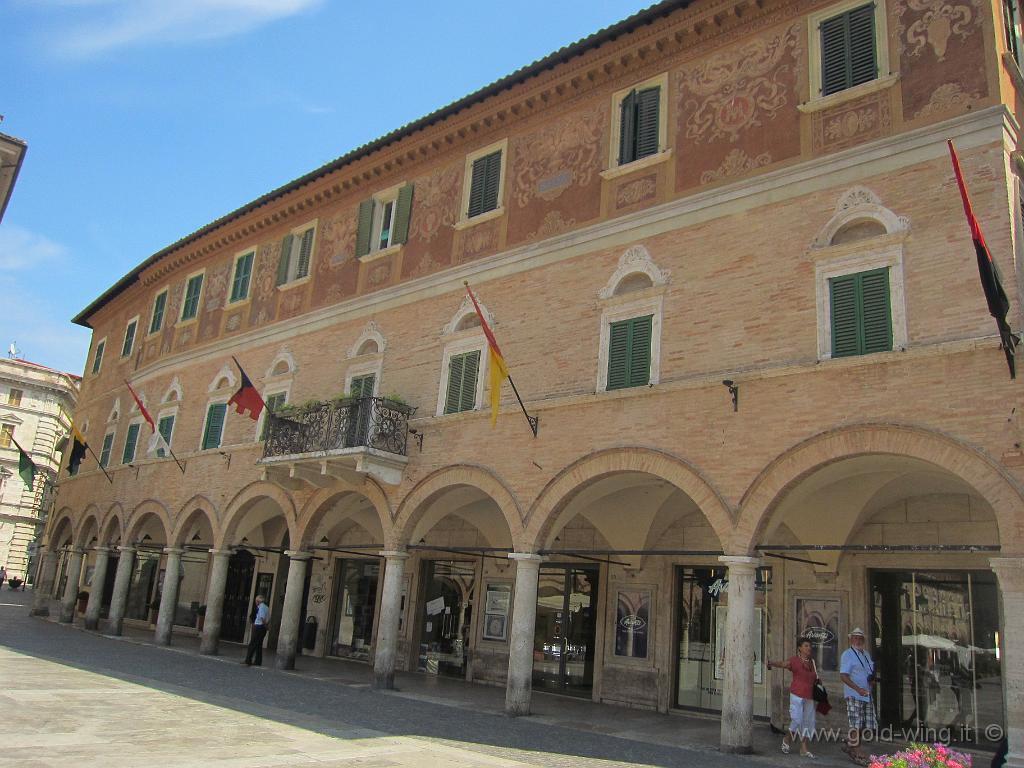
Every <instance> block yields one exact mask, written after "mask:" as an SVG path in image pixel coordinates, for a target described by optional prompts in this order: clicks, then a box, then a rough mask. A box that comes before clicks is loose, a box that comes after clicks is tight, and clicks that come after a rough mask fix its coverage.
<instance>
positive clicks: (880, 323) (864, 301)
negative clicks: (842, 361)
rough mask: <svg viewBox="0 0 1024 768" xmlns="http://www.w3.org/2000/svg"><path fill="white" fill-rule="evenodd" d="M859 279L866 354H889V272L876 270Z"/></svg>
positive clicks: (865, 273) (890, 319) (890, 343)
mask: <svg viewBox="0 0 1024 768" xmlns="http://www.w3.org/2000/svg"><path fill="white" fill-rule="evenodd" d="M859 277H860V294H861V295H860V299H861V318H862V322H861V325H862V327H863V331H862V338H863V350H864V354H870V353H871V352H887V351H889V350H890V349H892V312H891V311H890V308H889V270H888V269H875V270H872V271H871V272H864V273H862V274H861V275H859Z"/></svg>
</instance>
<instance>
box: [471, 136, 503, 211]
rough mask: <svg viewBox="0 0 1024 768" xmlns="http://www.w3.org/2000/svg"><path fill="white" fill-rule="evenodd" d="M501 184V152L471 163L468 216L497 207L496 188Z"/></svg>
mask: <svg viewBox="0 0 1024 768" xmlns="http://www.w3.org/2000/svg"><path fill="white" fill-rule="evenodd" d="M500 184H501V150H500V149H499V150H498V151H497V152H492V153H491V154H489V155H486V156H484V157H480V158H477V159H476V160H474V161H473V175H472V178H471V179H470V185H469V210H468V216H469V218H472V217H474V216H479V215H480V214H481V213H487V211H493V210H494V209H495V208H497V207H498V187H499V186H500Z"/></svg>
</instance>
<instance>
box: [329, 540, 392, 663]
mask: <svg viewBox="0 0 1024 768" xmlns="http://www.w3.org/2000/svg"><path fill="white" fill-rule="evenodd" d="M379 574H380V564H379V563H378V562H377V561H376V560H339V561H338V562H337V564H336V565H335V578H334V583H335V584H336V585H337V586H336V589H335V600H334V617H335V620H334V627H333V637H332V638H331V650H330V653H331V654H332V655H333V656H343V657H345V658H349V659H358V660H360V661H367V660H368V659H369V656H370V645H371V643H372V642H373V617H374V609H375V608H376V604H377V580H378V577H379Z"/></svg>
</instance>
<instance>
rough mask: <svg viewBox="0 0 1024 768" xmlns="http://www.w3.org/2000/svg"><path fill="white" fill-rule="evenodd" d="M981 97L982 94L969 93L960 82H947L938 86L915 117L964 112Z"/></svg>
mask: <svg viewBox="0 0 1024 768" xmlns="http://www.w3.org/2000/svg"><path fill="white" fill-rule="evenodd" d="M979 99H981V94H978V93H967V92H966V91H965V90H964V89H963V86H961V85H960V83H945V84H944V85H940V86H939V87H938V88H936V89H935V90H934V91H933V92H932V95H931V98H930V99H929V100H928V103H927V104H925V105H924V106H923V107H921V109H919V110H918V112H917V114H915V115H914V118H915V119H917V118H921V117H935V116H937V115H943V114H946V113H948V112H963V111H964V110H967V109H969V108H970V105H971V104H972V103H973V102H975V101H978V100H979Z"/></svg>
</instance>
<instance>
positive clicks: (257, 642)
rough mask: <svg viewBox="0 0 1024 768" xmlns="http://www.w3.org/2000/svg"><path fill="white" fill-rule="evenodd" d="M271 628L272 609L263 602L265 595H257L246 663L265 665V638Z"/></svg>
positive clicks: (249, 664) (247, 664) (248, 665)
mask: <svg viewBox="0 0 1024 768" xmlns="http://www.w3.org/2000/svg"><path fill="white" fill-rule="evenodd" d="M268 629H270V609H269V608H267V604H266V603H265V602H263V595H256V615H255V617H254V618H253V621H252V633H251V634H250V635H249V649H248V650H247V651H246V653H245V662H244V663H245V665H246V666H247V667H251V666H252V665H253V664H255V665H256V666H257V667H259V666H262V665H263V638H265V637H266V636H267V630H268Z"/></svg>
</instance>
